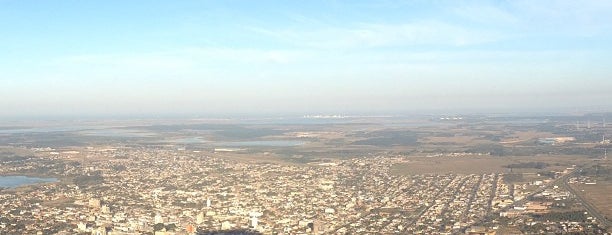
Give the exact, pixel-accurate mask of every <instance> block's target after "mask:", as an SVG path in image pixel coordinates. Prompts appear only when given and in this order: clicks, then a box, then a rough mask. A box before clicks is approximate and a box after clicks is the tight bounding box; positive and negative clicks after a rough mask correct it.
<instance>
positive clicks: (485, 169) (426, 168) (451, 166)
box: [392, 155, 586, 175]
mask: <svg viewBox="0 0 612 235" xmlns="http://www.w3.org/2000/svg"><path fill="white" fill-rule="evenodd" d="M585 160H586V158H584V157H579V156H549V155H546V156H537V157H525V156H521V157H494V156H464V157H449V156H444V157H413V158H410V162H407V163H402V164H397V165H395V166H393V168H392V173H394V174H399V175H412V174H444V173H456V174H484V173H509V172H510V169H509V168H506V167H505V166H507V165H510V164H517V163H528V162H543V163H546V164H548V166H547V167H545V168H543V169H537V168H513V169H512V172H513V173H537V172H541V171H553V170H563V169H565V168H567V167H570V166H572V165H574V164H580V163H581V162H584V161H585Z"/></svg>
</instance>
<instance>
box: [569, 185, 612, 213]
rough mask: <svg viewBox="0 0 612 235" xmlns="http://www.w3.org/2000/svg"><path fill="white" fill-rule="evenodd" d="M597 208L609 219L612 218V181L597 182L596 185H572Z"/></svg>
mask: <svg viewBox="0 0 612 235" xmlns="http://www.w3.org/2000/svg"><path fill="white" fill-rule="evenodd" d="M572 187H574V188H575V189H576V191H578V193H580V194H581V196H582V197H584V198H585V199H586V200H588V201H589V202H590V203H591V204H592V205H593V206H594V207H595V208H597V210H598V211H599V212H600V213H601V214H603V215H605V216H606V217H607V218H608V219H611V218H612V194H611V193H612V182H610V181H606V182H597V184H596V185H585V184H578V185H572Z"/></svg>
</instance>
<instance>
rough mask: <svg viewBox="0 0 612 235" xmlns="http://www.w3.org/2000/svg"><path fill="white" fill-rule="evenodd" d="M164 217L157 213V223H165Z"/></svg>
mask: <svg viewBox="0 0 612 235" xmlns="http://www.w3.org/2000/svg"><path fill="white" fill-rule="evenodd" d="M163 223H164V218H163V217H162V216H161V215H160V214H156V215H155V224H163Z"/></svg>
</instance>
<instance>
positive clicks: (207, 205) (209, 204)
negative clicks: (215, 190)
mask: <svg viewBox="0 0 612 235" xmlns="http://www.w3.org/2000/svg"><path fill="white" fill-rule="evenodd" d="M211 205H212V202H211V201H210V198H206V207H208V208H210V206H211Z"/></svg>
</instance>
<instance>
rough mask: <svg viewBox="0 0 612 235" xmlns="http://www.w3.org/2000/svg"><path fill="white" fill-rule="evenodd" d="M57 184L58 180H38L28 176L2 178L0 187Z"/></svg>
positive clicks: (0, 178)
mask: <svg viewBox="0 0 612 235" xmlns="http://www.w3.org/2000/svg"><path fill="white" fill-rule="evenodd" d="M50 182H57V179H56V178H36V177H28V176H22V175H17V176H0V187H2V188H16V187H19V186H23V185H30V184H38V183H50Z"/></svg>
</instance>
